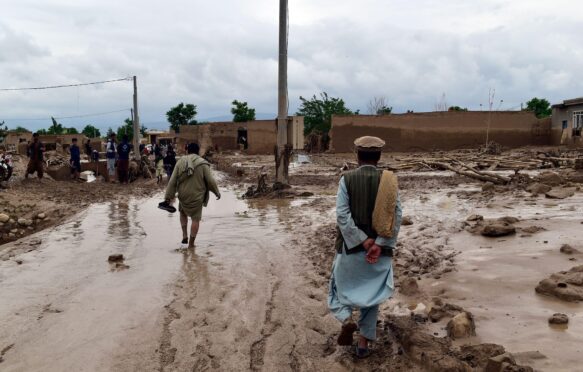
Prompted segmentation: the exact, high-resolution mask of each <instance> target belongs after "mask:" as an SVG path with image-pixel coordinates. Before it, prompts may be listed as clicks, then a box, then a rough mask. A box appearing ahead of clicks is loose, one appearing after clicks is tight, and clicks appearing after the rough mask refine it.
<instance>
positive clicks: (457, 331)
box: [447, 311, 476, 339]
mask: <svg viewBox="0 0 583 372" xmlns="http://www.w3.org/2000/svg"><path fill="white" fill-rule="evenodd" d="M447 335H448V336H449V337H451V338H452V339H459V338H466V337H471V336H475V335H476V324H475V323H474V317H473V316H472V314H471V313H469V312H467V311H464V312H462V313H459V314H458V315H456V316H454V317H453V318H452V319H451V320H450V321H449V323H447Z"/></svg>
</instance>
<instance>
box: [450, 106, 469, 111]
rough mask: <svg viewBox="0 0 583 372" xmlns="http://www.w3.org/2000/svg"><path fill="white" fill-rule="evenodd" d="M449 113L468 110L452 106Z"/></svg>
mask: <svg viewBox="0 0 583 372" xmlns="http://www.w3.org/2000/svg"><path fill="white" fill-rule="evenodd" d="M447 111H468V109H467V108H465V107H464V108H461V107H459V106H450V107H449V108H448V109H447Z"/></svg>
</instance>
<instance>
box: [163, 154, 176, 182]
mask: <svg viewBox="0 0 583 372" xmlns="http://www.w3.org/2000/svg"><path fill="white" fill-rule="evenodd" d="M175 166H176V153H175V152H174V147H173V146H172V145H168V150H167V151H166V156H165V157H164V168H165V169H166V175H167V176H168V180H170V177H172V172H174V167H175Z"/></svg>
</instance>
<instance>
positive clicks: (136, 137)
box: [132, 76, 140, 159]
mask: <svg viewBox="0 0 583 372" xmlns="http://www.w3.org/2000/svg"><path fill="white" fill-rule="evenodd" d="M132 122H133V124H134V140H133V141H132V142H133V145H134V157H135V158H136V159H139V158H140V117H139V115H138V84H137V82H136V77H135V76H134V109H133V115H132Z"/></svg>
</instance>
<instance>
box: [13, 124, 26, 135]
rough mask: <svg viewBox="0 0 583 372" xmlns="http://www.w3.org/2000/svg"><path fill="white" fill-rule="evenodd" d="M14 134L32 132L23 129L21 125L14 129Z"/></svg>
mask: <svg viewBox="0 0 583 372" xmlns="http://www.w3.org/2000/svg"><path fill="white" fill-rule="evenodd" d="M12 132H14V133H30V131H29V130H28V129H26V128H24V127H21V126H20V125H19V126H17V127H16V128H14V129H12Z"/></svg>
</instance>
